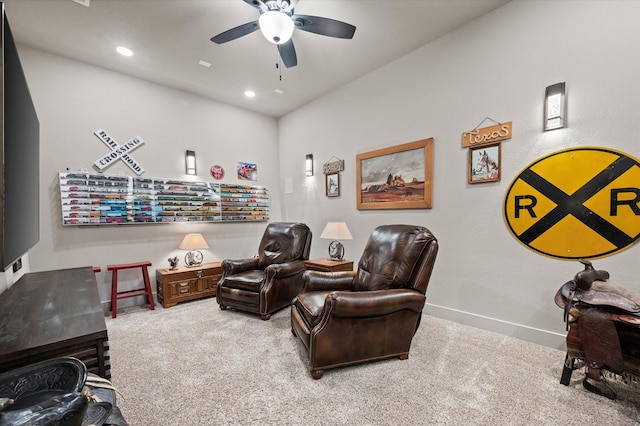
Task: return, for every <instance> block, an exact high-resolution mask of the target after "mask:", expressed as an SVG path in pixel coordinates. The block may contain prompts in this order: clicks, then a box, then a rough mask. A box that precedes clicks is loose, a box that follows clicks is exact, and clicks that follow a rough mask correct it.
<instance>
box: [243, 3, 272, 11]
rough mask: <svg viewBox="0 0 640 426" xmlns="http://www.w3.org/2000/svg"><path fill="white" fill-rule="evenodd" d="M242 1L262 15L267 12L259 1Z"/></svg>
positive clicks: (265, 7)
mask: <svg viewBox="0 0 640 426" xmlns="http://www.w3.org/2000/svg"><path fill="white" fill-rule="evenodd" d="M243 1H244V2H245V3H247V4H248V5H249V6H251V7H255V8H256V9H258V10H259V11H260V13H263V12H266V11H268V10H269V9H267V6H266V5H265V4H264V3H263V2H261V1H260V0H243Z"/></svg>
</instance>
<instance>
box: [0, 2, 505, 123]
mask: <svg viewBox="0 0 640 426" xmlns="http://www.w3.org/2000/svg"><path fill="white" fill-rule="evenodd" d="M79 1H81V2H85V3H86V2H87V0H79ZM508 1H509V0H387V1H384V0H341V1H340V0H298V2H297V3H296V5H295V13H299V14H305V15H315V16H322V17H327V18H332V19H336V20H339V21H344V22H348V23H350V24H352V25H355V26H356V32H355V35H354V37H353V39H351V40H343V39H336V38H331V37H325V36H320V35H317V34H312V33H308V32H304V31H300V30H295V32H294V35H293V41H294V44H295V47H296V52H297V55H298V65H297V66H296V67H292V68H281V69H276V66H275V65H276V62H277V59H278V56H277V50H276V47H275V45H273V44H271V43H269V42H268V41H267V40H266V39H265V38H264V37H263V36H262V34H261V33H260V31H256V32H254V33H252V34H249V35H247V36H244V37H241V38H239V39H237V40H234V41H231V42H228V43H226V44H222V45H217V44H215V43H212V42H211V41H210V39H211V37H213V36H214V35H217V34H218V33H221V32H223V31H226V30H228V29H230V28H233V27H236V26H238V25H241V24H244V23H247V22H250V21H254V20H256V19H258V16H259V14H258V11H257V10H256V9H254V8H253V7H251V6H250V5H248V4H246V3H245V2H244V1H242V0H90V1H89V4H90V6H89V7H85V6H83V5H80V4H78V3H76V2H74V1H73V0H5V1H4V3H5V9H6V11H7V16H8V19H9V24H10V26H11V30H12V32H13V34H14V37H15V38H16V40H17V41H18V43H20V44H24V45H27V46H30V47H34V48H37V49H41V50H45V51H48V52H51V53H54V54H56V55H60V56H64V57H67V58H71V59H75V60H78V61H82V62H86V63H89V64H94V65H97V66H100V67H103V68H107V69H111V70H114V71H117V72H121V73H123V74H128V75H131V76H135V77H138V78H141V79H144V80H148V81H151V82H155V83H159V84H163V85H166V86H169V87H174V88H177V89H181V90H185V91H188V92H192V93H196V94H198V95H200V96H203V97H207V98H211V99H215V100H218V101H221V102H224V103H227V104H231V105H235V106H238V107H241V108H245V109H249V110H252V111H256V112H260V113H263V114H267V115H270V116H274V117H280V116H282V115H284V114H286V113H288V112H290V111H292V110H295V109H296V108H299V107H300V106H302V105H304V104H306V103H308V102H310V101H312V100H314V99H316V98H318V97H320V96H322V95H323V94H325V93H328V92H330V91H332V90H335V89H337V88H338V87H340V86H343V85H344V84H347V83H349V82H351V81H353V80H355V79H357V78H358V77H360V76H362V75H364V74H367V73H369V72H371V71H373V70H374V69H376V68H378V67H380V66H382V65H384V64H386V63H389V62H391V61H393V60H394V59H397V58H399V57H401V56H403V55H405V54H406V53H408V52H410V51H412V50H414V49H416V48H418V47H420V46H423V45H425V44H427V43H428V42H430V41H432V40H435V39H437V38H439V37H440V36H442V35H444V34H446V33H447V32H450V31H452V30H454V29H455V28H457V27H459V26H461V25H464V24H465V23H467V22H470V21H472V20H474V19H476V18H478V17H480V16H482V15H484V14H486V13H487V12H490V11H491V10H493V9H496V8H498V7H500V6H502V5H503V4H505V3H507V2H508ZM118 45H124V46H127V47H129V48H131V49H132V50H133V51H134V52H135V54H134V56H132V57H130V58H126V57H123V56H120V55H118V54H117V53H116V52H115V47H116V46H118ZM201 60H203V61H206V62H209V63H211V64H212V65H211V67H210V68H205V67H203V66H202V65H199V61H201ZM280 74H281V78H280ZM246 89H251V90H253V91H255V92H256V94H257V95H256V97H255V98H252V99H248V98H246V97H245V96H244V95H243V93H244V91H245V90H246ZM276 89H279V90H281V91H282V92H283V93H282V94H278V93H276V92H275V90H276Z"/></svg>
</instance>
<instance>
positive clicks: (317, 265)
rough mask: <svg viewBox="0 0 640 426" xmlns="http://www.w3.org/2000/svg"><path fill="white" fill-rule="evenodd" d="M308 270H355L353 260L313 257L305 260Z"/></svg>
mask: <svg viewBox="0 0 640 426" xmlns="http://www.w3.org/2000/svg"><path fill="white" fill-rule="evenodd" d="M304 269H305V270H306V271H324V272H338V271H353V260H330V259H326V258H324V259H312V260H305V261H304Z"/></svg>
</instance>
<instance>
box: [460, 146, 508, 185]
mask: <svg viewBox="0 0 640 426" xmlns="http://www.w3.org/2000/svg"><path fill="white" fill-rule="evenodd" d="M468 174H469V183H483V182H495V181H499V180H500V144H495V145H484V146H480V147H476V148H469V173H468Z"/></svg>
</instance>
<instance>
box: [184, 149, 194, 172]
mask: <svg viewBox="0 0 640 426" xmlns="http://www.w3.org/2000/svg"><path fill="white" fill-rule="evenodd" d="M184 161H185V171H186V172H187V174H188V175H195V174H196V153H195V151H189V150H187V152H186V154H185V156H184Z"/></svg>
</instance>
